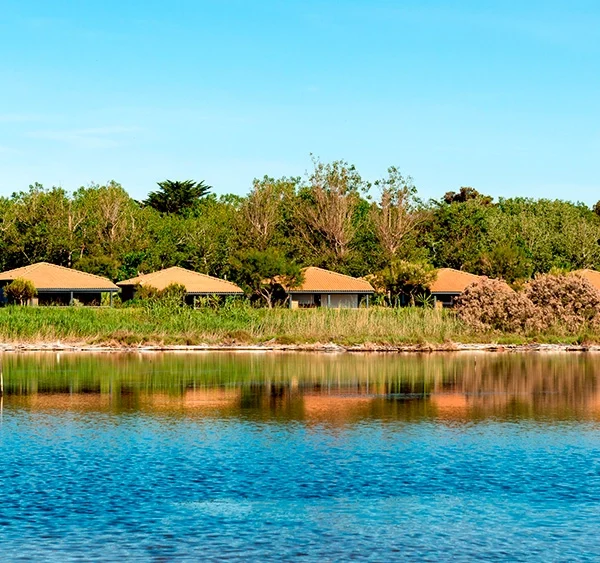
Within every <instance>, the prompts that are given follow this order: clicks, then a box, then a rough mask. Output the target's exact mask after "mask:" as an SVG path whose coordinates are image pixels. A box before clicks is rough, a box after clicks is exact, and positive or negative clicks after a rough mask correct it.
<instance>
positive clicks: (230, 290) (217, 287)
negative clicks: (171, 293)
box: [117, 266, 244, 295]
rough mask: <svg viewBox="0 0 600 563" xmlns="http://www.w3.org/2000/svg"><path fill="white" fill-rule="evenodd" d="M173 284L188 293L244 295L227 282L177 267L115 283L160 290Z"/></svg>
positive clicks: (235, 286)
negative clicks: (183, 287) (179, 285)
mask: <svg viewBox="0 0 600 563" xmlns="http://www.w3.org/2000/svg"><path fill="white" fill-rule="evenodd" d="M173 283H177V284H181V285H183V286H185V289H186V290H187V292H188V293H199V294H206V295H219V294H221V295H233V294H240V295H241V294H242V293H244V292H243V291H242V290H241V289H240V288H239V287H238V286H237V285H235V284H234V283H231V282H230V281H227V280H221V279H219V278H213V277H212V276H207V275H206V274H200V273H198V272H193V271H192V270H186V269H185V268H180V267H179V266H173V267H172V268H166V269H164V270H159V271H158V272H152V273H151V274H142V275H140V276H137V277H135V278H131V279H130V280H125V281H121V282H119V283H117V285H119V286H121V287H122V286H124V285H142V286H149V287H153V288H155V289H158V290H162V289H164V288H165V287H167V286H168V285H171V284H173Z"/></svg>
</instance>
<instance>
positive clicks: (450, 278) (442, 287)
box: [429, 268, 481, 293]
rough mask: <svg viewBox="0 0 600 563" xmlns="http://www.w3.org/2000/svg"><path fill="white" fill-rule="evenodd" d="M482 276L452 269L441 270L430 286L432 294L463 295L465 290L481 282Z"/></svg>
mask: <svg viewBox="0 0 600 563" xmlns="http://www.w3.org/2000/svg"><path fill="white" fill-rule="evenodd" d="M480 279H481V276H476V275H475V274H470V273H469V272H462V271H460V270H454V269H452V268H440V269H439V270H438V271H437V278H436V279H435V281H434V282H433V283H432V284H431V285H430V286H429V290H430V291H431V293H462V292H463V291H464V290H465V288H466V287H467V286H469V285H471V284H472V283H475V282H476V281H478V280H480Z"/></svg>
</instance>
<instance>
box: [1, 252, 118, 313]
mask: <svg viewBox="0 0 600 563" xmlns="http://www.w3.org/2000/svg"><path fill="white" fill-rule="evenodd" d="M15 279H23V280H27V281H29V282H31V283H32V284H33V285H34V287H35V288H36V290H37V296H36V297H33V298H32V299H31V301H30V303H29V304H30V305H38V304H39V305H71V304H73V303H75V302H76V301H75V300H77V301H78V302H80V303H82V304H84V305H100V304H101V303H102V295H103V294H108V295H109V296H110V302H111V303H112V297H113V294H115V293H116V292H118V291H119V288H118V287H117V286H116V285H115V284H114V283H113V282H111V281H110V280H109V279H107V278H103V277H102V276H96V275H94V274H88V273H86V272H80V271H79V270H73V269H71V268H65V267H63V266H57V265H55V264H49V263H48V262H38V263H36V264H31V265H30V266H23V267H21V268H15V269H14V270H8V271H6V272H1V273H0V290H1V289H2V288H4V287H5V286H6V285H8V284H9V283H11V282H12V281H14V280H15ZM0 302H3V303H6V297H5V295H4V292H3V291H0Z"/></svg>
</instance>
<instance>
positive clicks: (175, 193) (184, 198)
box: [144, 180, 212, 215]
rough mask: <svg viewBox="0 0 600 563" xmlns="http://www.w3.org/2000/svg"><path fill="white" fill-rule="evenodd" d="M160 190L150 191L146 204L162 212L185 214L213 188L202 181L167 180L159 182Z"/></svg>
mask: <svg viewBox="0 0 600 563" xmlns="http://www.w3.org/2000/svg"><path fill="white" fill-rule="evenodd" d="M158 186H159V188H160V189H159V190H156V191H155V192H150V193H149V194H148V197H147V199H146V200H145V201H144V205H147V206H149V207H152V208H154V209H156V210H157V211H160V212H161V213H175V214H177V215H183V214H185V213H186V212H189V211H191V210H192V209H193V208H194V207H195V206H196V204H197V203H198V202H199V201H200V200H201V199H202V198H203V197H205V196H206V195H208V192H209V191H210V190H211V189H212V187H211V186H208V185H206V184H205V183H204V181H201V182H195V181H193V180H184V181H182V182H179V181H173V180H165V181H164V182H158Z"/></svg>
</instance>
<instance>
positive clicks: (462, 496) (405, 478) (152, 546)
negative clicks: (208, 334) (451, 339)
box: [0, 353, 600, 561]
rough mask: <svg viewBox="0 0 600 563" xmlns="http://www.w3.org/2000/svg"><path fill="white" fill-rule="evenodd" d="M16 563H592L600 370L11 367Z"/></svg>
mask: <svg viewBox="0 0 600 563" xmlns="http://www.w3.org/2000/svg"><path fill="white" fill-rule="evenodd" d="M2 372H3V375H4V389H5V396H4V398H3V399H2V405H1V406H2V409H1V413H0V416H1V425H0V459H1V463H0V483H1V484H2V494H1V495H0V553H1V554H2V556H1V557H2V560H3V561H4V560H6V561H13V560H32V559H34V560H37V561H45V560H48V561H50V560H51V561H70V560H82V561H83V560H90V559H95V560H108V561H114V560H117V559H121V560H122V559H127V560H143V561H171V560H177V561H179V560H189V561H198V560H244V561H269V560H289V559H292V558H296V557H297V558H300V557H302V558H303V559H304V560H306V561H323V560H329V561H347V560H350V559H356V560H372V561H390V560H427V561H435V560H440V561H448V560H454V561H471V560H490V561H515V560H517V561H573V560H580V561H586V560H589V561H592V560H597V559H598V558H600V542H598V541H597V529H598V524H599V522H600V456H599V454H600V433H599V430H600V425H599V420H600V394H599V393H600V355H594V354H575V353H569V354H565V353H563V354H553V355H552V354H535V353H529V354H429V355H417V354H415V355H398V354H393V355H386V354H371V355H369V354H356V355H354V354H331V355H327V354H291V353H288V354H276V353H265V354H258V353H198V354H173V353H171V354H110V355H108V354H107V355H101V354H96V355H94V354H86V355H83V354H82V355H77V354H51V353H46V354H22V355H17V354H15V355H4V356H3V357H2Z"/></svg>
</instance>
